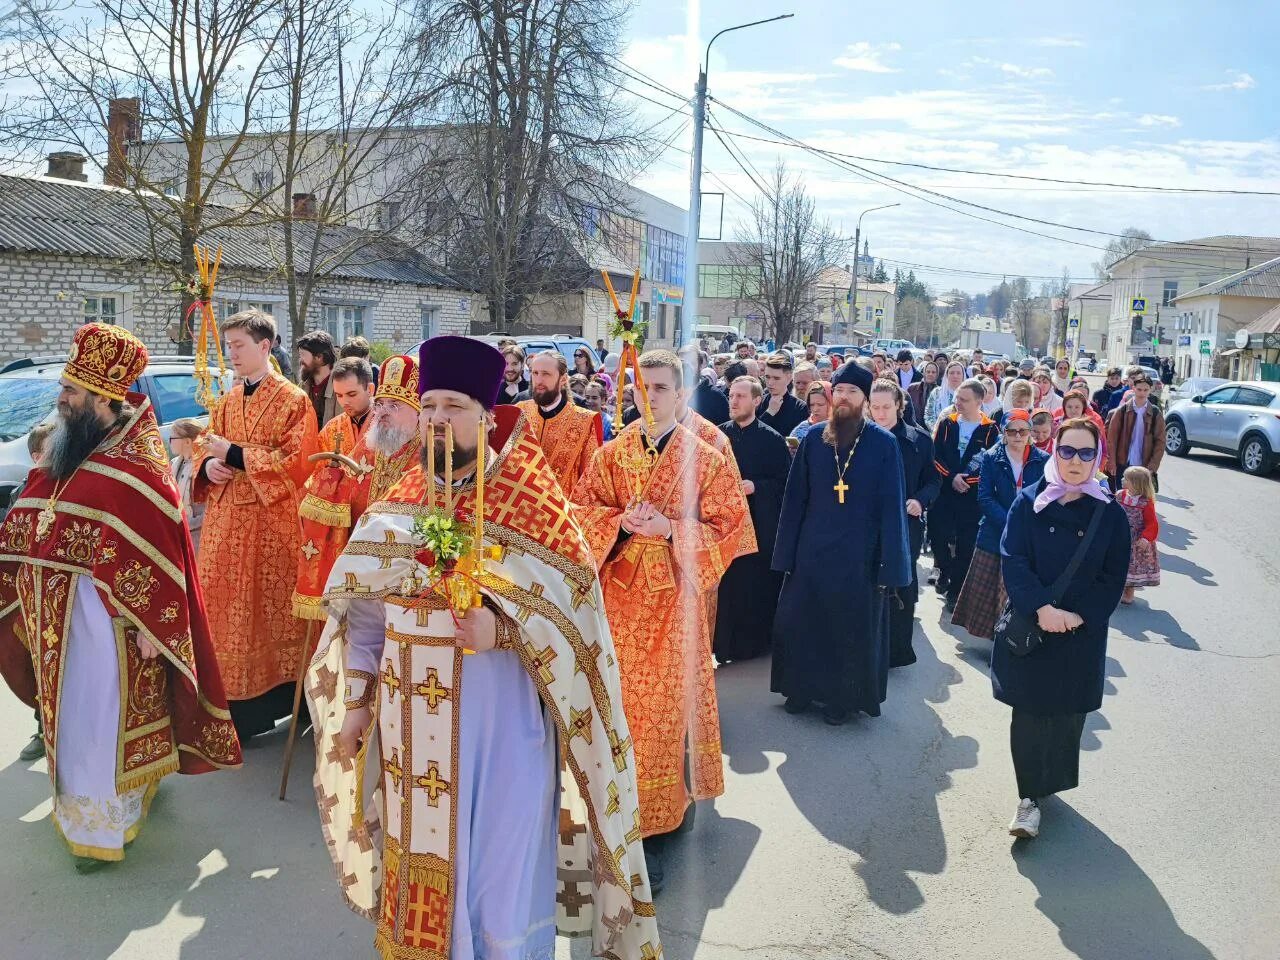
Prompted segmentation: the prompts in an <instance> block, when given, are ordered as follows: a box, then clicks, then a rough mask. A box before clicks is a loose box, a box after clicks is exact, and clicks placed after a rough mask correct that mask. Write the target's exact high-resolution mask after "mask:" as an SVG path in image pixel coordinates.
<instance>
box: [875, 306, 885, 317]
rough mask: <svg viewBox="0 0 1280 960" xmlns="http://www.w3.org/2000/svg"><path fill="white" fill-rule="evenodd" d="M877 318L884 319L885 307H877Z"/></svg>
mask: <svg viewBox="0 0 1280 960" xmlns="http://www.w3.org/2000/svg"><path fill="white" fill-rule="evenodd" d="M876 316H877V317H883V316H884V307H876Z"/></svg>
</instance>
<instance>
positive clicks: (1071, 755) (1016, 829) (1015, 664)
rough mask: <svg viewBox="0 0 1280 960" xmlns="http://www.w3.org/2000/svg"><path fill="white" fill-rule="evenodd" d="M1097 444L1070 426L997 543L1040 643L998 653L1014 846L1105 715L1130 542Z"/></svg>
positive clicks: (1087, 429) (1013, 599) (1086, 426)
mask: <svg viewBox="0 0 1280 960" xmlns="http://www.w3.org/2000/svg"><path fill="white" fill-rule="evenodd" d="M1101 440H1102V435H1101V432H1100V431H1099V430H1098V428H1097V426H1096V425H1095V424H1094V423H1093V421H1092V420H1089V419H1088V418H1086V417H1078V418H1076V419H1072V420H1065V421H1063V423H1062V424H1061V425H1060V426H1059V427H1058V435H1057V439H1056V441H1055V444H1054V449H1053V455H1052V456H1051V457H1050V458H1049V462H1048V463H1047V464H1046V466H1045V471H1044V478H1043V479H1042V480H1041V481H1040V482H1039V483H1037V484H1035V485H1034V486H1031V487H1028V488H1024V489H1023V490H1022V492H1021V493H1019V494H1018V496H1017V498H1016V499H1015V500H1014V502H1013V506H1012V507H1010V508H1009V519H1008V521H1007V522H1006V524H1005V530H1004V536H1003V537H1002V539H1001V541H1000V553H1001V563H1000V569H1001V575H1002V577H1003V578H1004V586H1005V591H1006V592H1007V593H1008V595H1009V603H1010V604H1011V605H1012V608H1013V610H1015V611H1016V612H1017V613H1019V614H1021V615H1022V617H1024V618H1027V619H1029V620H1030V621H1031V623H1033V624H1035V625H1036V626H1037V627H1038V629H1039V636H1040V637H1041V638H1042V642H1041V643H1040V644H1039V645H1038V646H1035V647H1034V649H1031V650H1030V651H1029V652H1026V651H1023V653H1024V655H1021V656H1018V655H1015V651H1014V650H1012V649H1010V647H1009V646H1007V645H1006V644H1005V643H1001V642H1000V638H999V637H997V638H996V643H995V645H994V646H993V647H992V650H991V686H992V689H993V692H994V694H995V698H996V699H997V700H999V701H1001V702H1002V703H1006V704H1008V705H1009V706H1010V707H1012V708H1013V717H1012V723H1011V726H1010V731H1009V734H1010V735H1009V741H1010V747H1011V749H1012V752H1013V770H1014V774H1015V775H1016V778H1017V783H1018V798H1019V802H1018V810H1017V813H1016V814H1015V815H1014V818H1013V822H1012V823H1010V824H1009V832H1010V833H1011V834H1013V835H1014V836H1015V837H1034V836H1036V835H1037V834H1038V833H1039V832H1040V806H1039V804H1040V801H1041V800H1042V799H1043V798H1044V797H1048V796H1052V795H1053V794H1055V793H1059V792H1061V791H1063V790H1070V789H1072V788H1073V787H1075V786H1077V785H1078V784H1079V779H1080V735H1081V733H1082V732H1083V731H1084V723H1085V718H1086V716H1087V715H1088V714H1089V713H1090V712H1091V711H1093V710H1097V709H1098V708H1099V707H1101V706H1102V690H1103V685H1104V676H1105V673H1106V660H1107V629H1108V625H1109V621H1110V619H1111V614H1112V613H1113V612H1114V611H1115V609H1116V607H1117V606H1118V605H1119V603H1120V596H1121V594H1122V593H1124V585H1125V580H1126V578H1127V577H1128V574H1129V549H1130V537H1129V521H1128V518H1127V517H1126V516H1125V512H1124V510H1123V509H1122V508H1121V507H1120V505H1119V504H1118V503H1116V502H1115V501H1113V500H1112V499H1111V498H1110V497H1109V496H1108V495H1107V492H1106V491H1105V490H1103V489H1102V487H1101V485H1100V484H1099V483H1098V477H1097V473H1098V456H1099V453H1100V452H1101ZM1077 551H1079V552H1080V557H1079V560H1078V561H1076V562H1075V563H1074V566H1073V557H1075V555H1076V553H1077ZM1064 574H1069V576H1067V577H1066V579H1065V582H1064V583H1062V584H1061V585H1060V586H1059V584H1058V580H1059V578H1060V577H1062V576H1063V575H1064Z"/></svg>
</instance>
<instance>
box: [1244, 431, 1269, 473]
mask: <svg viewBox="0 0 1280 960" xmlns="http://www.w3.org/2000/svg"><path fill="white" fill-rule="evenodd" d="M1240 466H1241V468H1243V470H1244V472H1245V473H1251V474H1253V475H1254V476H1255V477H1256V476H1260V475H1262V474H1264V473H1270V472H1271V444H1269V443H1267V440H1266V438H1265V437H1260V436H1258V434H1256V433H1252V434H1250V435H1249V436H1247V437H1245V438H1244V443H1243V444H1241V446H1240Z"/></svg>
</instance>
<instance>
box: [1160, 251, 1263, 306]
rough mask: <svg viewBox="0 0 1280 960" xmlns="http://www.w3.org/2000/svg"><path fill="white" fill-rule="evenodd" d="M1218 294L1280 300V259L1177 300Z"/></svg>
mask: <svg viewBox="0 0 1280 960" xmlns="http://www.w3.org/2000/svg"><path fill="white" fill-rule="evenodd" d="M1218 294H1228V295H1229V296H1233V297H1274V298H1276V299H1277V300H1280V257H1276V258H1275V259H1273V260H1267V261H1266V262H1264V263H1260V264H1258V265H1257V266H1256V267H1250V268H1249V269H1248V270H1241V271H1239V272H1238V273H1233V274H1231V275H1230V276H1227V277H1223V278H1222V279H1220V280H1215V281H1213V283H1206V284H1205V285H1204V286H1203V287H1197V288H1196V289H1195V290H1191V291H1189V292H1188V293H1184V294H1182V296H1180V297H1178V298H1177V300H1189V299H1191V298H1192V297H1211V296H1216V295H1218Z"/></svg>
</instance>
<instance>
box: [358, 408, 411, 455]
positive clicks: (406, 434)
mask: <svg viewBox="0 0 1280 960" xmlns="http://www.w3.org/2000/svg"><path fill="white" fill-rule="evenodd" d="M417 430H418V425H417V424H416V423H415V424H412V425H411V426H409V427H407V428H406V427H396V426H392V425H391V424H388V423H385V422H383V421H382V420H380V419H378V417H377V416H376V415H375V416H374V419H373V424H372V425H371V426H370V427H369V446H371V447H373V450H374V452H375V453H380V454H382V455H383V456H384V457H389V456H392V455H393V454H395V453H396V452H398V451H399V450H400V449H401V448H402V447H403V446H404V445H405V444H406V443H408V442H409V441H410V440H412V439H413V435H414V434H415V433H416V432H417Z"/></svg>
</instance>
